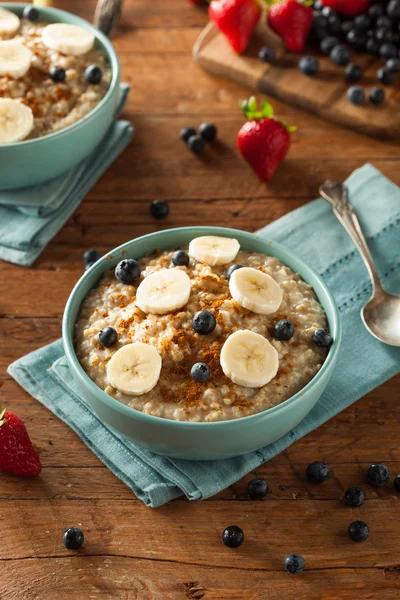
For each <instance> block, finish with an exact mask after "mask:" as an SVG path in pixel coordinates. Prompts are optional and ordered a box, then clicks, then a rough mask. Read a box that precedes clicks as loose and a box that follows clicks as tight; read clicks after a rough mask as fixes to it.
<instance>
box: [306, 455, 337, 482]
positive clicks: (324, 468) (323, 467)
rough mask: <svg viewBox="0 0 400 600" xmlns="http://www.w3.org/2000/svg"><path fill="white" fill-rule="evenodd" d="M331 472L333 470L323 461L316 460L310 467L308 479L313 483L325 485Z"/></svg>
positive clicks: (307, 474) (307, 473)
mask: <svg viewBox="0 0 400 600" xmlns="http://www.w3.org/2000/svg"><path fill="white" fill-rule="evenodd" d="M330 472H331V470H330V468H329V467H328V465H327V464H326V463H324V462H322V460H316V461H315V462H313V463H311V464H310V465H308V467H307V469H306V477H307V479H308V480H309V481H312V482H313V483H323V482H324V481H327V480H328V479H329V476H330Z"/></svg>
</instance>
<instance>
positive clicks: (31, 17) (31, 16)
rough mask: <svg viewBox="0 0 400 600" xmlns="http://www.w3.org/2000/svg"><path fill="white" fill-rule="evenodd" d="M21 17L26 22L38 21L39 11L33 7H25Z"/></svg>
mask: <svg viewBox="0 0 400 600" xmlns="http://www.w3.org/2000/svg"><path fill="white" fill-rule="evenodd" d="M22 16H23V18H24V19H28V21H37V20H38V19H39V16H40V15H39V11H38V9H37V8H35V7H34V6H25V8H24V10H23V12H22Z"/></svg>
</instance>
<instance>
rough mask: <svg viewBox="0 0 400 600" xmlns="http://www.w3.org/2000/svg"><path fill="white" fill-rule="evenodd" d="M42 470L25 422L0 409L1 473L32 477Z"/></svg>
mask: <svg viewBox="0 0 400 600" xmlns="http://www.w3.org/2000/svg"><path fill="white" fill-rule="evenodd" d="M41 469H42V465H41V464H40V460H39V457H38V455H37V453H36V451H35V449H34V447H33V446H32V442H31V440H30V439H29V435H28V432H27V430H26V427H25V425H24V423H23V421H21V419H20V418H19V417H16V416H15V415H13V414H12V413H10V412H7V411H5V410H2V409H1V407H0V471H5V472H6V473H8V474H9V475H20V476H24V477H32V476H34V475H38V474H39V473H40V471H41Z"/></svg>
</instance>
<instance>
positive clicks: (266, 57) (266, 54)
mask: <svg viewBox="0 0 400 600" xmlns="http://www.w3.org/2000/svg"><path fill="white" fill-rule="evenodd" d="M258 58H259V59H260V60H261V61H262V62H265V63H273V62H275V50H274V49H273V48H267V47H266V46H264V47H263V48H261V50H260V51H259V53H258Z"/></svg>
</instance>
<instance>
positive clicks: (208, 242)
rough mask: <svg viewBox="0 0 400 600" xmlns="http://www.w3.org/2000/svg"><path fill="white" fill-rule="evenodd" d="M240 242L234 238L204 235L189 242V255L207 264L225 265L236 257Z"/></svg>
mask: <svg viewBox="0 0 400 600" xmlns="http://www.w3.org/2000/svg"><path fill="white" fill-rule="evenodd" d="M239 250H240V244H239V242H238V241H237V240H235V239H234V238H227V237H220V236H217V235H204V236H202V237H198V238H194V240H192V241H191V242H190V244H189V255H190V256H192V257H193V258H194V259H195V260H197V261H198V262H204V263H206V264H207V265H211V266H214V265H225V264H226V263H229V262H231V261H232V260H234V258H235V257H236V254H237V253H238V252H239Z"/></svg>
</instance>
